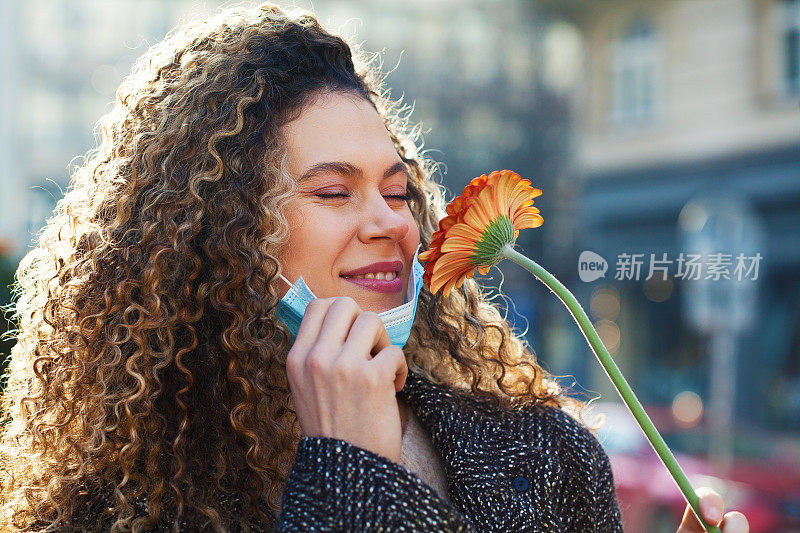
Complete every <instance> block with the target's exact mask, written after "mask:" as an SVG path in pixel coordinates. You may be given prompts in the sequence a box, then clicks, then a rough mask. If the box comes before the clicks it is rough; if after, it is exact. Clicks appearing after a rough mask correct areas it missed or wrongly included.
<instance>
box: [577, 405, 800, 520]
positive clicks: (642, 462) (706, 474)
mask: <svg viewBox="0 0 800 533" xmlns="http://www.w3.org/2000/svg"><path fill="white" fill-rule="evenodd" d="M592 405H593V408H592V411H591V413H592V414H593V415H596V414H600V413H603V414H605V415H606V421H605V423H604V425H603V426H602V427H601V428H600V430H599V431H598V438H599V439H600V441H601V443H602V444H603V447H604V449H605V450H606V453H607V454H608V456H609V459H610V460H611V468H612V470H613V472H614V481H615V484H616V490H617V498H618V500H619V505H620V511H621V512H622V519H623V523H624V526H625V531H632V532H639V531H648V532H654V533H659V532H661V531H670V532H672V533H674V532H675V530H676V529H677V527H678V524H679V523H680V521H681V518H682V517H683V512H684V509H685V508H686V500H685V499H684V497H683V494H682V493H681V491H680V489H678V486H677V485H676V483H675V481H674V480H673V479H672V476H671V475H670V474H669V472H668V471H667V469H666V467H665V466H664V465H663V463H662V462H661V460H660V459H659V458H658V455H657V454H656V452H655V451H654V450H653V448H652V446H651V445H650V443H649V442H648V440H647V437H645V435H644V433H643V432H642V430H641V429H640V428H639V425H638V424H637V423H636V420H635V419H634V418H633V415H631V414H630V412H629V411H628V409H627V407H626V406H625V405H623V404H622V403H612V402H595V403H593V404H592ZM645 411H647V414H648V416H650V418H651V420H652V421H653V424H655V426H656V428H657V429H658V431H659V433H661V435H662V436H663V437H664V440H665V441H667V444H668V445H670V449H671V450H672V452H673V454H674V455H675V459H676V460H677V461H678V464H680V466H681V468H682V469H683V471H684V472H685V473H686V477H687V478H688V479H689V482H690V483H691V484H692V486H693V487H695V488H697V487H701V486H709V487H711V488H713V489H714V490H716V491H717V492H718V493H719V494H720V495H721V496H722V498H723V499H724V500H725V512H728V511H731V510H735V511H739V512H741V513H743V514H744V515H745V516H746V517H747V520H748V522H749V523H750V531H752V532H753V533H791V532H800V463H799V462H798V461H796V460H791V459H790V458H788V457H785V458H781V457H777V456H774V455H772V456H771V455H770V453H769V450H766V449H765V450H764V451H765V452H766V455H767V457H766V458H750V457H742V456H736V458H735V459H734V461H733V465H732V467H731V468H730V469H729V470H727V471H724V470H723V469H721V468H719V467H717V466H715V465H714V463H713V462H712V461H710V460H709V459H707V458H706V457H704V456H702V455H701V454H685V453H679V452H677V451H676V447H675V446H674V445H673V444H672V443H671V442H670V441H671V440H672V439H671V438H670V437H671V436H673V437H679V436H686V435H691V436H693V437H694V438H695V442H700V441H703V442H708V438H709V436H708V434H707V433H705V434H704V430H703V428H702V426H700V427H697V428H693V429H682V428H679V427H678V426H677V425H676V424H675V423H674V421H673V420H672V415H671V411H670V409H669V407H663V406H650V407H646V408H645ZM586 419H587V420H588V421H590V422H591V421H592V418H591V416H588V417H586ZM759 445H761V446H763V447H768V446H770V443H769V439H767V438H764V439H763V440H762V441H761V442H759Z"/></svg>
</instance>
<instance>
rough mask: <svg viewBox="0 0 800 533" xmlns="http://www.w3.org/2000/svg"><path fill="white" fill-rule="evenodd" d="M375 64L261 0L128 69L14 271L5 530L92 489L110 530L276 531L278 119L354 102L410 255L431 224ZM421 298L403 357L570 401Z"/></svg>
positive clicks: (413, 141) (470, 300)
mask: <svg viewBox="0 0 800 533" xmlns="http://www.w3.org/2000/svg"><path fill="white" fill-rule="evenodd" d="M377 57H378V56H377V55H369V54H366V53H364V52H362V51H361V50H360V49H359V48H358V47H357V46H352V47H351V45H349V44H348V42H346V41H345V40H343V39H342V38H340V37H338V36H335V35H332V34H331V33H328V32H327V31H325V30H324V29H323V28H322V27H321V26H320V25H319V23H318V21H317V20H316V18H315V17H314V16H313V15H312V14H311V13H309V12H307V11H303V10H297V11H286V10H284V9H281V8H279V7H278V6H275V5H272V4H265V5H261V6H258V7H255V8H252V9H246V8H232V9H228V10H226V11H224V12H222V13H220V14H218V15H216V16H215V17H212V18H209V19H207V20H196V21H193V22H191V23H189V24H188V25H186V26H183V27H180V28H176V29H175V30H173V31H172V32H170V34H169V35H168V36H167V38H166V39H165V40H164V41H163V42H161V43H160V44H158V45H156V46H154V47H152V48H151V49H150V50H149V51H148V52H147V53H146V54H145V55H144V56H143V57H142V58H140V59H139V60H138V61H137V62H136V64H135V65H134V67H133V69H132V72H131V74H130V75H129V76H128V77H127V78H126V79H125V80H124V81H123V83H122V85H121V86H120V88H119V90H118V91H117V98H116V105H115V107H114V109H113V110H112V111H111V112H110V113H109V114H107V115H106V116H104V117H103V119H102V121H101V125H102V138H101V142H100V143H99V145H98V147H97V148H96V149H94V150H92V151H90V152H89V153H88V154H87V157H86V158H85V161H84V164H83V165H82V166H81V167H80V168H78V169H76V170H75V171H74V172H73V173H72V176H71V182H70V187H69V189H68V190H67V193H66V195H65V196H64V198H63V199H62V200H61V201H59V202H58V205H57V206H56V208H55V211H54V213H53V216H52V217H51V218H50V219H49V220H48V221H47V225H46V226H45V228H44V230H43V231H42V232H41V234H40V236H39V239H38V242H37V245H36V247H35V248H34V249H33V250H32V251H30V252H29V253H28V254H27V255H26V256H25V257H24V258H23V260H22V262H21V263H20V267H19V270H18V272H17V277H18V281H17V284H16V293H17V301H16V308H15V319H16V324H17V327H18V338H17V343H16V345H15V346H14V348H13V350H12V353H11V361H10V364H9V370H8V375H7V385H6V387H5V390H4V392H3V396H2V410H3V433H2V441H1V442H0V465H2V466H0V494H1V496H0V504H1V505H2V507H1V508H0V509H1V512H0V529H2V530H3V531H12V530H53V529H61V528H65V527H67V525H69V524H70V523H74V522H72V521H74V520H75V519H76V517H77V516H79V515H80V509H81V508H82V507H85V506H86V505H89V504H91V502H93V501H104V502H105V504H104V505H103V509H105V511H104V512H105V515H104V520H106V522H104V523H105V524H106V527H107V526H108V524H112V527H111V530H112V531H128V530H132V531H142V530H144V529H146V528H148V527H153V526H154V525H156V524H158V523H159V521H160V520H163V519H164V517H167V518H168V520H169V521H170V522H169V523H171V524H172V526H173V528H174V529H177V527H178V524H179V520H180V519H189V518H191V519H193V520H194V519H197V520H203V521H204V523H205V524H208V525H210V526H211V527H213V528H214V529H216V530H222V529H224V528H228V527H231V526H232V525H233V524H237V525H239V526H240V527H242V528H244V529H245V530H247V528H248V527H264V526H265V525H266V526H269V525H270V524H274V518H275V516H277V514H278V512H279V507H280V498H281V494H282V490H283V487H284V485H285V482H286V478H287V475H288V472H289V469H290V466H291V463H292V461H293V458H294V454H295V452H296V449H297V443H298V441H299V439H300V438H301V433H300V427H299V424H298V422H297V417H296V413H295V411H294V408H293V404H292V398H291V393H290V389H289V386H288V381H287V377H286V369H285V358H286V353H287V351H288V347H289V342H290V338H291V337H290V334H289V332H288V331H287V330H286V328H285V326H284V325H283V324H282V323H281V322H280V321H278V320H276V318H275V309H276V306H277V304H278V301H279V299H280V296H279V294H280V293H279V288H278V277H279V274H280V267H279V265H278V262H277V261H276V256H278V255H279V251H280V249H281V246H282V245H283V244H284V243H285V242H286V237H287V235H288V229H287V223H286V219H285V217H284V214H283V208H284V207H285V205H286V203H287V200H288V199H289V198H291V196H292V193H293V190H294V181H293V179H292V177H291V176H290V175H289V173H288V172H287V170H286V168H287V165H286V149H285V146H284V144H283V143H282V141H281V138H280V135H279V131H280V128H281V127H282V125H284V124H286V123H287V121H289V120H291V119H292V118H293V117H296V116H298V114H299V113H300V112H301V111H302V109H303V106H304V105H306V104H308V103H309V102H310V99H311V98H312V97H313V96H314V95H316V94H319V93H320V92H321V91H343V92H346V93H353V94H357V95H361V96H362V97H364V98H366V99H367V100H369V101H370V102H372V103H373V105H374V106H375V108H376V110H377V111H378V112H379V113H380V115H381V116H382V117H383V119H384V121H385V124H386V127H387V130H388V131H389V133H390V135H391V136H392V138H393V140H394V142H395V145H396V147H397V151H398V154H399V155H400V156H401V157H402V159H403V160H404V161H405V162H406V164H407V166H408V169H409V171H410V176H411V178H410V182H409V194H410V200H409V205H410V208H411V210H412V212H413V214H414V217H415V219H416V221H417V223H418V225H419V229H420V234H421V240H422V243H423V249H425V248H426V247H427V245H428V244H429V243H430V239H431V235H432V234H433V232H434V231H435V230H436V229H437V223H438V220H439V219H440V218H441V217H442V216H443V215H444V203H445V202H444V193H445V191H444V189H443V188H442V187H441V186H440V185H438V184H437V183H436V182H434V181H433V179H432V175H433V174H434V172H435V171H436V165H435V164H434V163H433V162H432V161H431V160H429V159H427V158H426V157H425V156H424V155H423V153H422V152H421V143H420V136H419V133H420V131H419V127H418V126H415V125H413V124H412V123H411V121H410V119H409V113H407V111H408V109H409V107H408V106H406V105H404V104H402V103H401V102H400V100H392V99H391V97H390V96H389V93H388V90H387V89H386V88H385V86H384V77H383V76H382V75H381V74H380V67H379V66H378V67H376V65H375V60H376V58H377ZM418 308H419V313H418V314H417V318H416V321H415V324H414V328H413V331H412V334H411V338H410V340H409V342H408V344H407V345H406V347H405V353H406V356H407V361H408V364H409V368H410V370H412V371H415V372H418V373H421V374H423V375H424V376H426V377H427V378H428V379H430V380H431V381H434V382H437V383H442V384H448V385H450V386H452V387H457V388H461V389H465V390H471V391H472V392H473V393H475V394H483V395H488V396H491V397H494V398H496V399H498V401H500V402H503V403H504V404H505V405H507V406H511V407H513V408H521V407H524V406H529V405H539V404H547V405H552V406H556V407H559V408H564V409H569V410H570V411H571V412H575V409H576V408H580V407H581V406H582V405H583V404H582V403H581V402H579V401H578V400H576V399H573V398H570V397H569V396H567V395H566V394H565V392H564V390H563V389H561V388H560V387H559V385H558V384H557V383H556V380H555V379H551V378H552V377H551V376H549V375H548V374H547V373H546V372H545V371H544V370H543V369H542V368H541V367H540V366H539V365H538V364H537V363H536V360H535V357H534V354H533V353H532V351H531V350H530V349H529V348H527V347H526V345H525V343H524V341H523V340H522V339H520V338H519V337H518V336H517V335H515V334H514V332H513V330H512V329H511V327H510V326H509V324H508V323H507V322H506V320H505V319H504V317H503V316H502V314H501V313H500V311H499V310H498V308H497V307H496V305H495V304H494V303H492V301H490V300H489V298H488V297H487V295H486V294H485V293H484V292H482V291H481V289H480V287H479V286H478V285H477V284H476V283H475V282H474V281H473V280H467V281H466V282H465V284H464V285H463V287H462V288H461V289H459V290H456V291H453V292H452V293H451V294H450V295H449V296H448V297H447V298H443V297H442V296H441V295H440V294H437V295H433V294H431V293H430V292H429V291H427V289H425V290H423V291H422V294H421V296H420V300H419V304H418ZM230 493H235V494H237V495H239V496H240V497H241V500H242V501H243V502H245V505H244V508H243V509H241V512H240V513H238V514H234V513H231V512H230V509H227V508H225V506H224V505H221V504H220V502H221V501H222V500H223V497H224V495H225V494H230ZM103 498H105V499H104V500H103ZM143 498H144V499H146V502H147V512H146V513H142V512H139V513H137V512H136V508H135V506H134V505H133V502H134V501H136V500H137V499H139V500H141V499H143ZM192 517H194V518H192ZM197 523H199V522H197ZM88 527H90V528H96V529H100V528H101V527H103V526H102V525H101V524H100V523H98V524H91V525H89V526H88ZM37 528H38V529H37Z"/></svg>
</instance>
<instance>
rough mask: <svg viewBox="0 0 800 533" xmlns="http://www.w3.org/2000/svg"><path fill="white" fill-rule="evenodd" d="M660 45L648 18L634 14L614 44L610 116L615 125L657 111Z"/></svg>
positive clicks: (649, 117)
mask: <svg viewBox="0 0 800 533" xmlns="http://www.w3.org/2000/svg"><path fill="white" fill-rule="evenodd" d="M661 64H662V61H661V46H660V43H659V40H658V35H657V34H656V31H655V29H654V28H653V25H652V24H651V23H650V21H649V20H646V19H643V18H638V19H636V20H634V21H633V22H632V23H631V24H630V25H629V26H628V27H627V28H626V29H625V30H624V31H623V33H622V35H621V36H620V38H619V40H618V41H617V42H616V43H615V44H614V48H613V56H612V75H611V83H612V92H611V97H612V102H611V120H612V122H613V123H614V124H616V125H618V126H629V125H646V124H648V123H650V122H652V121H653V119H655V118H656V116H657V115H658V114H659V113H660V107H661Z"/></svg>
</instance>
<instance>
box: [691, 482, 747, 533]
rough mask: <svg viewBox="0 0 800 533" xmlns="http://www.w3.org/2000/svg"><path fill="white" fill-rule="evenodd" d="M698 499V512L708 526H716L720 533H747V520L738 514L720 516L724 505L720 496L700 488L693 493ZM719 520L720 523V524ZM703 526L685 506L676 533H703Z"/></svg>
mask: <svg viewBox="0 0 800 533" xmlns="http://www.w3.org/2000/svg"><path fill="white" fill-rule="evenodd" d="M695 492H696V493H697V497H698V498H699V499H700V512H701V513H702V514H703V518H704V519H705V520H706V522H708V523H709V524H713V525H715V526H718V527H719V528H720V530H721V531H722V533H749V531H750V524H749V523H748V522H747V518H745V516H744V515H743V514H742V513H740V512H738V511H730V512H728V513H725V515H724V517H723V515H722V513H723V510H724V509H725V504H724V502H723V501H722V496H720V495H719V494H717V493H716V492H714V490H712V489H710V488H708V487H700V488H699V489H697V490H696V491H695ZM720 520H721V521H722V522H721V523H720ZM703 531H705V529H703V526H702V525H700V522H699V521H698V520H697V517H696V516H695V515H694V512H692V508H691V507H690V506H689V505H688V504H687V505H686V511H684V513H683V521H681V525H680V527H679V528H678V533H699V532H703Z"/></svg>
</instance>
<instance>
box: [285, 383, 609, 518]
mask: <svg viewBox="0 0 800 533" xmlns="http://www.w3.org/2000/svg"><path fill="white" fill-rule="evenodd" d="M399 394H400V395H402V396H403V398H404V399H405V400H406V401H407V402H408V404H409V405H410V406H411V408H412V409H413V410H414V412H415V413H416V414H417V416H418V417H419V418H420V420H421V421H422V424H423V425H424V426H425V427H426V429H428V431H430V433H431V436H432V440H433V444H434V446H435V448H436V449H437V451H438V452H439V454H440V456H441V457H442V458H443V460H444V468H445V474H446V477H447V490H448V495H449V497H450V501H451V502H452V504H451V503H448V502H447V501H445V500H444V499H442V498H441V497H440V496H439V495H438V494H437V493H436V492H435V491H434V490H433V489H432V488H431V487H429V486H428V485H427V484H425V483H424V482H423V481H422V480H421V479H420V478H419V477H418V476H417V475H416V474H414V473H412V472H411V471H409V470H407V469H406V468H404V467H402V466H400V465H398V464H396V463H394V462H392V461H390V460H388V459H386V458H384V457H382V456H380V455H378V454H375V453H372V452H370V451H367V450H364V449H362V448H359V447H356V446H353V445H350V444H348V443H347V442H346V441H343V440H339V439H332V438H326V437H304V438H303V439H302V440H301V441H300V444H299V447H298V451H297V455H296V457H295V463H294V465H293V466H292V470H291V473H290V474H289V479H288V482H287V485H286V490H285V492H284V496H283V505H282V511H281V514H280V516H279V517H278V530H279V531H287V532H289V531H291V532H294V531H464V532H466V531H487V532H519V531H527V532H540V531H541V532H544V531H580V532H584V531H598V532H600V531H602V532H606V531H614V532H616V531H622V523H621V519H620V512H619V507H618V504H617V498H616V493H615V492H614V479H613V475H612V473H611V467H610V464H609V460H608V456H607V455H606V453H605V451H604V450H603V448H602V446H601V445H600V443H599V442H598V440H597V439H596V437H595V436H594V435H593V434H592V433H591V432H590V431H589V430H588V429H587V428H586V427H585V426H583V425H582V424H580V423H579V422H578V421H576V420H575V419H573V418H572V417H571V416H569V415H568V414H567V413H565V412H563V411H560V410H558V409H555V408H551V407H535V408H527V409H521V410H511V409H508V408H505V407H503V406H501V405H500V404H499V402H498V401H497V400H495V399H494V398H492V397H484V396H475V395H472V394H467V393H463V392H461V391H455V390H453V389H451V388H449V387H446V386H443V385H438V384H434V383H431V382H430V381H428V380H427V379H425V378H423V377H421V376H418V375H416V374H414V373H409V375H408V378H407V380H406V384H405V387H404V388H403V390H402V391H401V392H400V393H399Z"/></svg>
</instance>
